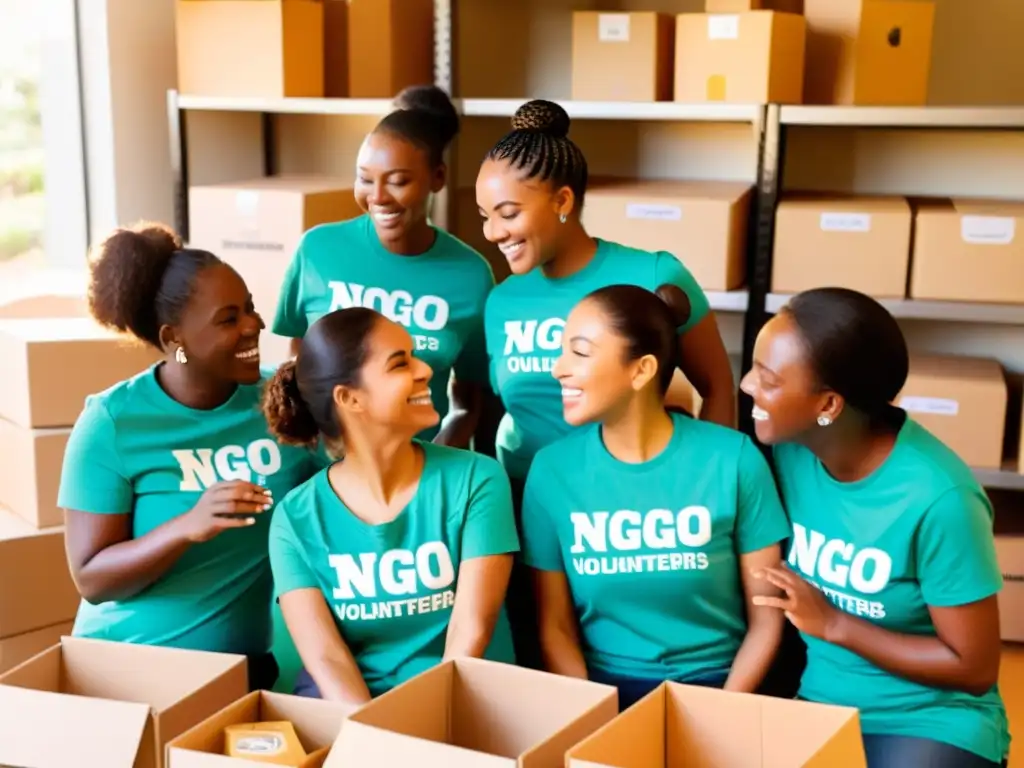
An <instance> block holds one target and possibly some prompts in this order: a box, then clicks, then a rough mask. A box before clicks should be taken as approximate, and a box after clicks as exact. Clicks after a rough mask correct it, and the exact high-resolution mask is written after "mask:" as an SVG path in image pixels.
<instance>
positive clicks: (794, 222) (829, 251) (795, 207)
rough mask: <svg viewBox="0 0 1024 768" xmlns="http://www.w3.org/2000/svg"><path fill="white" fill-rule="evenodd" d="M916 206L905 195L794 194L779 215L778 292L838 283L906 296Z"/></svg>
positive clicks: (775, 279) (775, 272) (774, 286)
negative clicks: (913, 209) (913, 210)
mask: <svg viewBox="0 0 1024 768" xmlns="http://www.w3.org/2000/svg"><path fill="white" fill-rule="evenodd" d="M911 226H912V218H911V211H910V204H909V203H908V202H907V200H906V199H905V198H902V197H854V196H849V195H847V196H826V195H806V196H795V195H794V196H792V197H789V198H786V199H783V201H782V202H781V203H780V204H779V207H778V209H777V211H776V214H775V247H774V255H773V257H772V290H773V291H775V292H776V293H799V292H800V291H806V290H808V289H810V288H819V287H821V286H825V285H827V286H837V287H843V288H850V289H853V290H856V291H860V292H861V293H866V294H868V295H869V296H874V297H876V298H903V297H904V296H906V293H907V272H908V270H909V269H910V233H911Z"/></svg>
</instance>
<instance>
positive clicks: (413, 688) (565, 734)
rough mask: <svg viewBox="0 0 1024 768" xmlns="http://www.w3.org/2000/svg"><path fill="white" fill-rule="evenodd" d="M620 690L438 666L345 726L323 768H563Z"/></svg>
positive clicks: (469, 662)
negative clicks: (571, 749)
mask: <svg viewBox="0 0 1024 768" xmlns="http://www.w3.org/2000/svg"><path fill="white" fill-rule="evenodd" d="M618 698H619V697H618V691H616V689H614V688H611V687H608V686H604V685H598V684H596V683H591V682H588V681H585V680H577V679H573V678H568V677H561V676H558V675H552V674H548V673H545V672H537V671H535V670H530V669H525V668H523V667H516V666H511V665H506V664H497V663H493V662H488V661H481V660H477V659H459V660H458V661H450V662H446V663H444V664H440V665H438V666H436V667H434V668H433V669H431V670H430V671H428V672H425V673H423V674H421V675H419V676H417V677H415V678H413V679H412V680H410V681H408V682H406V683H405V684H404V685H400V686H398V687H397V688H394V689H393V690H391V691H389V692H388V693H386V694H384V695H383V696H380V697H378V698H377V699H374V700H373V701H371V702H370V703H369V704H366V705H364V706H363V707H362V708H361V709H359V710H357V711H356V712H354V713H353V714H352V715H350V716H349V718H348V719H347V720H346V721H345V722H344V723H342V726H341V733H340V734H339V735H338V739H337V741H335V742H334V747H333V748H332V749H331V753H330V755H329V756H328V757H327V760H326V762H325V763H324V768H383V767H384V766H387V767H388V768H391V766H413V765H415V766H427V765H430V766H435V765H436V766H445V768H471V767H472V768H477V767H478V766H479V768H485V767H486V768H513V767H514V768H561V766H562V765H564V760H565V753H566V751H567V750H568V749H569V748H570V747H571V746H572V745H573V744H576V743H577V742H579V741H580V740H581V739H583V738H584V737H586V736H588V735H589V734H591V733H593V732H594V731H595V730H597V729H598V728H600V727H601V726H602V725H604V724H605V723H607V722H609V721H610V720H611V719H612V718H613V717H615V714H616V713H617V712H618Z"/></svg>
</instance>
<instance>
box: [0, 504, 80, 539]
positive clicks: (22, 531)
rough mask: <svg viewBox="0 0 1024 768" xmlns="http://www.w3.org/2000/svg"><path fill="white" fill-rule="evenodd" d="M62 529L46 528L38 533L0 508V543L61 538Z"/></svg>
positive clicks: (9, 512) (25, 521)
mask: <svg viewBox="0 0 1024 768" xmlns="http://www.w3.org/2000/svg"><path fill="white" fill-rule="evenodd" d="M63 534H64V527H63V526H60V527H58V528H47V529H46V530H44V531H40V530H39V529H38V528H34V527H33V526H32V524H31V523H29V522H28V521H27V520H25V519H24V518H21V517H19V516H18V515H16V514H14V513H13V512H11V511H10V510H9V509H7V508H6V507H4V506H0V543H2V542H4V541H11V540H13V539H28V538H32V537H34V536H63Z"/></svg>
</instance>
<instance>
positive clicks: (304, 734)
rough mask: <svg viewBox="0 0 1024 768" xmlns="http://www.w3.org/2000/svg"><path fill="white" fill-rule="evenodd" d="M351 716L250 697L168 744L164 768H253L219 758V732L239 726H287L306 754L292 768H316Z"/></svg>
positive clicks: (314, 704)
mask: <svg viewBox="0 0 1024 768" xmlns="http://www.w3.org/2000/svg"><path fill="white" fill-rule="evenodd" d="M352 711H353V707H350V706H346V705H344V704H339V703H337V702H330V701H323V700H321V699H306V698H301V697H299V696H288V695H286V694H283V693H270V692H268V691H256V692H254V693H250V694H249V695H248V696H245V697H244V698H242V699H239V700H238V701H236V702H234V703H233V704H231V705H229V706H227V707H225V708H224V709H222V710H221V711H220V712H218V713H217V714H215V715H213V716H211V717H209V718H208V719H206V720H204V721H203V722H201V723H199V724H198V725H196V726H194V727H193V728H192V729H190V730H188V731H186V732H185V733H183V734H181V735H180V736H178V737H177V738H176V739H173V740H172V741H171V742H169V743H168V744H167V768H213V766H224V768H230V766H237V767H238V768H241V767H242V766H255V765H256V764H257V763H256V762H253V761H249V760H244V759H239V758H229V757H225V756H224V753H225V749H224V746H225V745H224V741H225V737H224V729H225V728H228V727H230V726H233V725H242V724H245V723H257V722H274V721H285V722H289V723H291V724H292V725H293V726H294V727H295V732H296V734H297V735H298V738H299V741H300V742H301V744H302V748H303V750H304V751H305V752H306V754H307V757H306V759H305V760H302V761H298V762H296V763H295V765H294V767H293V768H320V766H322V765H323V761H324V760H325V759H326V758H327V753H328V752H329V751H330V747H331V745H332V744H333V743H334V740H335V739H336V738H337V736H338V731H339V730H340V729H341V723H342V721H343V720H344V719H345V717H347V716H348V715H349V714H350V713H351V712H352ZM211 755H215V756H217V757H212V756H211ZM259 764H260V765H262V764H263V763H259ZM378 768H382V767H378Z"/></svg>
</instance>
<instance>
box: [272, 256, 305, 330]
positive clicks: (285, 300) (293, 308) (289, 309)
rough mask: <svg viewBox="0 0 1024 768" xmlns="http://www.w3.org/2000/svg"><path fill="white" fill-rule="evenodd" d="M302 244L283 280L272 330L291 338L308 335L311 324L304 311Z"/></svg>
mask: <svg viewBox="0 0 1024 768" xmlns="http://www.w3.org/2000/svg"><path fill="white" fill-rule="evenodd" d="M304 260H305V259H304V257H303V252H302V244H301V243H300V244H299V247H298V248H297V249H296V251H295V256H293V257H292V260H291V263H290V264H289V265H288V269H286V270H285V273H284V277H283V278H282V280H281V292H280V294H278V297H277V311H276V312H275V313H274V323H273V325H272V326H271V328H270V330H271V332H273V333H275V334H277V335H278V336H284V337H285V338H289V339H301V338H302V337H303V336H305V335H306V330H307V329H308V327H309V324H308V323H307V322H306V313H305V312H303V311H302V263H303V261H304Z"/></svg>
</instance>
